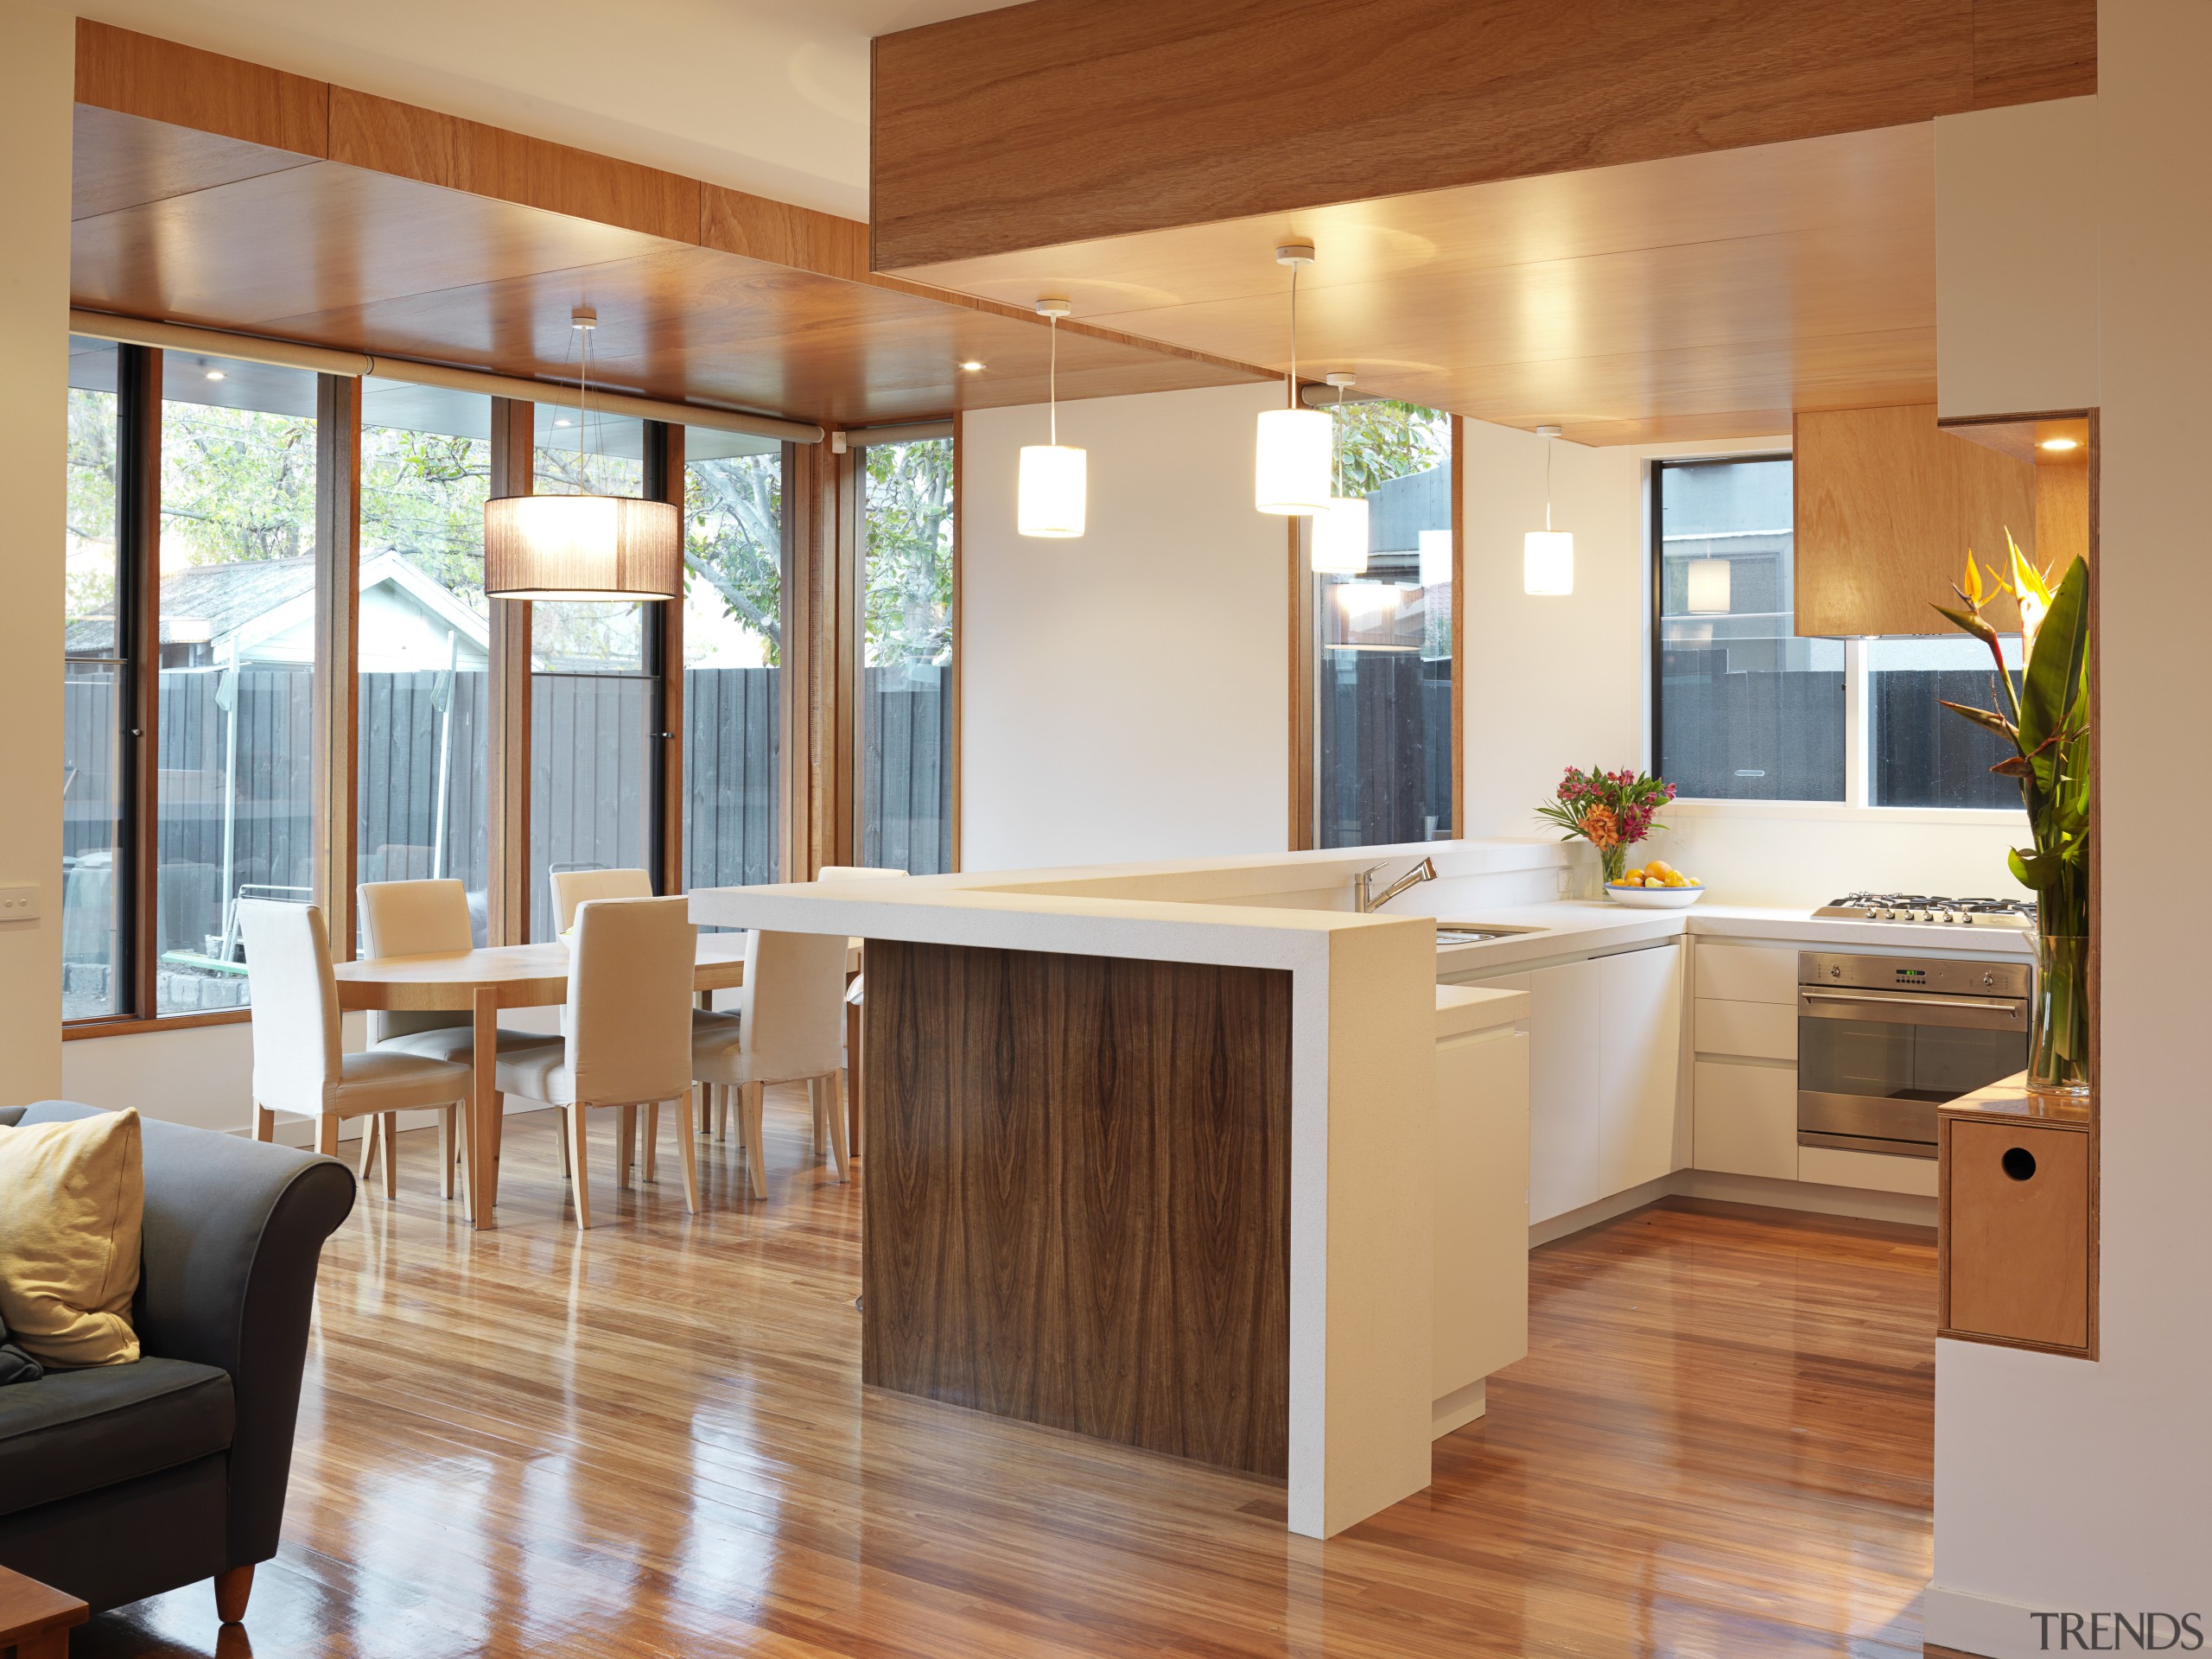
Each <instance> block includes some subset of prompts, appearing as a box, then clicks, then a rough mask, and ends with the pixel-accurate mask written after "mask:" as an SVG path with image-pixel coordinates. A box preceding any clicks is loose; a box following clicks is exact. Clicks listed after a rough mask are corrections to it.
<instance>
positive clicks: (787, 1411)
mask: <svg viewBox="0 0 2212 1659" xmlns="http://www.w3.org/2000/svg"><path fill="white" fill-rule="evenodd" d="M768 1116H769V1166H770V1201H769V1203H767V1204H766V1205H759V1204H755V1203H753V1202H752V1201H751V1199H750V1198H748V1197H747V1188H746V1182H745V1177H744V1172H743V1168H742V1166H741V1162H740V1160H739V1154H738V1152H737V1142H736V1141H735V1140H734V1138H733V1139H731V1140H729V1141H720V1142H711V1141H710V1142H702V1146H701V1151H702V1157H701V1160H700V1165H701V1167H700V1182H701V1185H702V1199H703V1209H702V1214H701V1215H700V1216H699V1217H697V1218H696V1220H691V1219H688V1218H687V1217H686V1216H685V1214H684V1210H683V1193H682V1189H681V1186H680V1184H679V1183H677V1181H676V1179H674V1170H675V1160H673V1159H671V1158H669V1157H667V1156H665V1155H664V1156H663V1158H662V1159H661V1162H660V1167H661V1170H662V1171H663V1175H662V1179H661V1180H660V1182H659V1183H658V1185H657V1186H649V1187H643V1188H640V1189H636V1190H625V1191H622V1192H620V1193H619V1195H618V1194H617V1192H616V1189H615V1188H614V1186H613V1184H612V1182H611V1181H610V1180H607V1179H605V1176H604V1173H603V1172H605V1171H606V1169H607V1166H608V1165H609V1163H610V1162H611V1137H612V1128H611V1125H610V1126H608V1127H604V1128H595V1130H594V1148H593V1149H594V1158H595V1160H596V1163H595V1166H594V1172H593V1173H594V1176H597V1177H600V1178H601V1179H595V1180H594V1205H593V1210H594V1218H595V1219H597V1220H599V1221H600V1222H601V1224H600V1225H599V1226H597V1227H595V1228H594V1230H593V1231H592V1232H591V1233H590V1234H589V1236H586V1237H582V1238H580V1237H579V1236H577V1234H576V1232H575V1227H574V1224H572V1223H571V1222H570V1220H569V1217H568V1214H567V1211H566V1207H565V1205H564V1204H563V1199H562V1196H561V1194H562V1188H561V1185H560V1181H559V1170H560V1166H559V1163H558V1161H557V1151H556V1139H555V1134H554V1130H553V1128H552V1125H553V1123H554V1121H555V1120H554V1118H553V1117H552V1116H551V1115H550V1113H549V1114H539V1115H537V1116H532V1117H528V1118H524V1119H521V1120H519V1121H513V1122H510V1124H509V1126H508V1131H507V1135H506V1142H505V1175H504V1178H503V1179H502V1181H501V1184H500V1193H499V1227H498V1228H497V1230H493V1231H489V1232H485V1233H472V1232H470V1231H469V1230H467V1228H466V1227H464V1226H463V1224H462V1223H461V1217H460V1213H459V1209H458V1206H457V1205H445V1204H442V1202H441V1201H440V1200H439V1199H438V1198H437V1197H436V1189H435V1168H434V1165H435V1154H434V1153H433V1152H432V1150H431V1147H432V1145H433V1141H432V1136H431V1135H430V1133H429V1132H428V1131H423V1132H421V1133H418V1134H416V1135H410V1137H408V1140H409V1145H408V1146H407V1147H405V1148H404V1151H403V1154H402V1156H401V1159H400V1162H399V1172H400V1196H399V1198H398V1199H397V1202H396V1203H388V1202H386V1201H385V1200H383V1199H381V1198H376V1197H373V1196H368V1195H365V1196H364V1197H363V1198H362V1200H361V1202H360V1205H359V1208H358V1209H357V1210H356V1211H355V1212H354V1214H353V1217H351V1218H350V1219H349V1220H348V1221H347V1222H346V1224H345V1226H344V1227H343V1228H342V1229H341V1230H340V1231H339V1233H338V1234H337V1236H335V1237H334V1238H333V1239H332V1240H331V1242H330V1244H329V1245H328V1247H327V1250H326V1253H325V1256H324V1264H323V1270H322V1283H321V1306H320V1309H319V1312H318V1314H317V1324H316V1328H315V1338H314V1344H313V1347H312V1350H311V1351H310V1355H309V1358H308V1375H307V1382H306V1389H305V1395H304V1398H303V1401H302V1409H301V1420H300V1436H299V1450H298V1456H297V1459H296V1464H295V1465H294V1473H293V1482H292V1494H291V1503H290V1507H289V1510H288V1511H287V1514H286V1517H285V1528H284V1544H283V1549H282V1551H281V1553H280V1554H278V1556H277V1559H276V1560H274V1561H272V1562H270V1563H268V1564H266V1565H264V1567H262V1569H261V1571H260V1573H259V1575H258V1577H257V1580H256V1581H255V1585H254V1591H253V1601H252V1605H251V1608H250V1610H249V1612H248V1617H247V1622H246V1624H245V1626H244V1627H243V1628H242V1629H237V1628H234V1629H232V1630H228V1631H225V1632H222V1633H221V1634H220V1636H219V1634H218V1630H217V1626H216V1622H215V1616H214V1608H213V1597H212V1595H211V1593H210V1592H209V1590H208V1588H207V1586H205V1585H197V1586H191V1587H189V1588H187V1589H185V1590H181V1591H179V1592H175V1594H173V1595H168V1596H164V1597H160V1598H157V1599H154V1600H152V1601H149V1602H144V1603H141V1604H139V1605H137V1606H136V1607H134V1608H130V1609H125V1610H124V1611H119V1612H117V1613H112V1614H108V1615H105V1616H104V1617H102V1618H96V1619H94V1620H93V1621H92V1623H91V1624H88V1625H86V1627H84V1629H82V1630H79V1632H78V1633H77V1636H76V1640H75V1642H74V1643H73V1645H72V1647H71V1652H72V1654H73V1655H74V1656H76V1659H147V1656H170V1655H206V1654H221V1655H224V1656H228V1659H245V1656H247V1655H249V1654H252V1655H259V1656H262V1659H270V1656H286V1659H289V1656H305V1655H315V1656H324V1655H328V1656H349V1659H350V1656H356V1655H360V1656H372V1655H373V1656H393V1659H398V1656H405V1659H442V1656H450V1655H483V1656H507V1655H524V1654H529V1655H569V1654H575V1655H602V1656H609V1659H631V1656H646V1655H655V1656H658V1655H695V1654H696V1655H721V1654H760V1655H768V1656H778V1659H812V1656H831V1655H835V1656H851V1659H861V1656H867V1659H915V1656H959V1659H968V1656H974V1659H1006V1656H1016V1655H1077V1656H1109V1655H1116V1656H1118V1655H1126V1654H1158V1655H1166V1656H1173V1659H1241V1656H1274V1655H1281V1656H1292V1655H1295V1656H1300V1659H1317V1656H1343V1659H1386V1656H1387V1659H1408V1656H1410V1659H1447V1656H1448V1659H1465V1656H1491V1655H1496V1656H1524V1655H1526V1656H1560V1659H1565V1656H1599V1659H1606V1656H1613V1655H1635V1654H1665V1655H1681V1656H1697V1659H1705V1656H1714V1659H1719V1656H1734V1655H1745V1656H1796V1655H1811V1654H1834V1655H1849V1656H1854V1659H1899V1656H1903V1655H1906V1654H1915V1655H1916V1654H1917V1653H1918V1652H1919V1651H1920V1633H1919V1631H1920V1605H1919V1592H1920V1588H1921V1586H1923V1584H1924V1583H1925V1582H1926V1580H1927V1578H1928V1573H1929V1478H1930V1466H1929V1465H1930V1443H1931V1437H1932V1427H1933V1403H1934V1402H1933V1376H1934V1336H1933V1332H1934V1326H1935V1252H1934V1237H1933V1234H1932V1233H1931V1232H1929V1231H1927V1230H1920V1229H1912V1228H1902V1227H1890V1226H1882V1225H1878V1224H1872V1223H1859V1222H1847V1221H1834V1220H1829V1219H1826V1218H1820V1217H1794V1216H1787V1215H1783V1214H1781V1213H1779V1212H1777V1211H1754V1210H1744V1209H1735V1208H1729V1207H1724V1206H1712V1205H1707V1206H1690V1205H1682V1206H1679V1207H1665V1208H1659V1209H1653V1210H1647V1211H1641V1212H1639V1213H1637V1214H1636V1215H1634V1216H1630V1217H1624V1218H1622V1219H1621V1220H1618V1221H1615V1222H1612V1223H1610V1224H1606V1225H1605V1226H1603V1227H1600V1228H1597V1229H1593V1230H1591V1231H1588V1232H1586V1233H1582V1234H1580V1235H1577V1236H1574V1237H1573V1238H1569V1239H1564V1240H1561V1241H1560V1242H1559V1243H1554V1244H1551V1245H1548V1246H1546V1247H1544V1248H1543V1249H1541V1250H1539V1251H1537V1252H1536V1253H1535V1255H1534V1256H1533V1257H1532V1259H1531V1266H1532V1271H1531V1278H1532V1292H1533V1294H1532V1297H1531V1319H1530V1325H1531V1337H1532V1351H1531V1354H1530V1357H1529V1358H1528V1359H1526V1360H1524V1361H1523V1362H1522V1363H1520V1364H1518V1365H1516V1366H1514V1367H1513V1368H1512V1369H1511V1370H1509V1371H1507V1372H1505V1373H1504V1374H1503V1375H1502V1376H1500V1377H1498V1378H1497V1379H1494V1380H1493V1381H1492V1383H1491V1396H1490V1399H1491V1414H1490V1416H1489V1417H1487V1418H1485V1419H1483V1420H1480V1421H1477V1422H1476V1423H1473V1424H1471V1425H1470V1426H1469V1427H1466V1428H1465V1429H1463V1430H1461V1431H1460V1432H1459V1433H1457V1434H1454V1435H1452V1436H1451V1437H1450V1438H1449V1439H1448V1440H1444V1441H1442V1442H1440V1443H1439V1445H1438V1446H1437V1455H1436V1477H1437V1478H1436V1484H1435V1485H1434V1486H1433V1488H1432V1489H1431V1490H1429V1491H1427V1492H1425V1493H1422V1494H1421V1495H1419V1496H1417V1497H1414V1498H1411V1499H1409V1500H1408V1501H1407V1502H1405V1503H1401V1504H1399V1505H1398V1506H1397V1507H1395V1509H1392V1510H1389V1511H1387V1512H1386V1513H1384V1514H1383V1515H1381V1516H1376V1517H1375V1518H1374V1519H1372V1520H1370V1521H1369V1522H1365V1523H1363V1525H1361V1526H1359V1527H1357V1528H1355V1529H1352V1530H1351V1532H1349V1533H1346V1534H1345V1535H1344V1536H1342V1537H1340V1538H1338V1539H1335V1540H1333V1541H1331V1542H1329V1543H1327V1544H1325V1545H1324V1544H1320V1543H1317V1542H1316V1541H1313V1540H1311V1539H1305V1538H1298V1537H1294V1536H1292V1535H1289V1534H1288V1533H1287V1532H1285V1531H1284V1530H1283V1529H1282V1525H1281V1515H1282V1502H1281V1488H1280V1487H1279V1486H1276V1485H1273V1484H1269V1483H1268V1482H1265V1481H1263V1480H1260V1479H1258V1478H1251V1477H1246V1476H1242V1475H1236V1474H1230V1473H1225V1472H1223V1471H1216V1470H1209V1469H1205V1468H1200V1467H1198V1466H1196V1465H1188V1464H1182V1463H1178V1462H1175V1461H1173V1460H1171V1459H1166V1458H1164V1457H1160V1456H1157V1455H1154V1454H1151V1453H1147V1452H1137V1451H1132V1450H1128V1449H1126V1448H1122V1447H1117V1446H1103V1445H1097V1444H1093V1443H1090V1442H1085V1441H1082V1440H1075V1439H1072V1438H1071V1437H1069V1436H1066V1435H1064V1434H1060V1433H1054V1432H1052V1431H1050V1430H1046V1429H1041V1428H1036V1427H1030V1426H1028V1425H1025V1424H1020V1423H1014V1422H1007V1421H1000V1420H996V1419H993V1418H988V1417H983V1416H980V1415H976V1414H970V1413H967V1412H963V1411H960V1410H958V1409H956V1408H950V1407H944V1406H937V1405H931V1404H929V1403H926V1402H918V1401H910V1400H906V1399H903V1398H900V1397H898V1396H895V1395H880V1394H867V1395H864V1394H863V1393H862V1391H861V1388H860V1384H859V1374H860V1353H859V1344H860V1320H859V1318H858V1316H857V1315H856V1314H855V1313H854V1311H853V1306H852V1298H853V1295H854V1294H855V1290H856V1289H857V1287H858V1285H857V1281H858V1275H859V1262H858V1249H857V1229H858V1225H859V1220H860V1193H859V1188H858V1186H857V1185H854V1186H849V1187H846V1186H839V1185H835V1184H834V1183H832V1182H831V1181H830V1179H829V1174H828V1172H827V1168H826V1166H824V1165H823V1164H821V1163H817V1162H815V1161H813V1160H810V1158H809V1157H808V1155H807V1131H806V1123H807V1117H806V1109H805V1104H804V1096H803V1094H801V1093H800V1092H798V1091H794V1090H779V1091H772V1094H771V1096H770V1101H769V1113H768ZM665 1133H666V1131H665V1130H664V1135H665ZM862 1168H863V1171H864V1166H862ZM601 1194H605V1195H607V1196H606V1197H605V1198H604V1199H602V1198H601V1196H600V1195H601ZM602 1203H603V1204H604V1206H605V1207H604V1210H603V1211H602V1209H601V1205H602Z"/></svg>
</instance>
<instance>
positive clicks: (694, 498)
mask: <svg viewBox="0 0 2212 1659" xmlns="http://www.w3.org/2000/svg"><path fill="white" fill-rule="evenodd" d="M783 524H784V466H783V457H782V454H780V453H779V452H776V451H771V452H770V453H769V454H765V455H734V456H730V457H728V458H726V459H717V460H712V461H693V462H691V463H690V465H689V466H688V467H685V468H684V469H683V563H684V566H685V569H687V570H688V571H689V572H690V575H691V576H692V577H693V578H694V579H696V580H698V581H701V582H706V583H707V584H708V585H709V587H711V588H713V589H714V590H715V593H717V594H720V595H721V601H722V603H723V605H724V607H727V609H728V612H729V613H730V614H731V615H732V616H734V617H735V618H737V619H738V620H740V621H741V622H742V623H743V624H744V625H745V626H747V628H749V629H750V630H751V631H752V632H754V633H756V634H758V635H760V639H762V641H763V642H764V644H763V647H762V648H763V650H764V652H766V656H765V658H764V660H765V661H766V662H767V663H768V664H770V665H771V666H773V665H775V664H779V663H780V662H781V661H782V660H783V632H784V630H783V594H784V575H783V543H784V537H783Z"/></svg>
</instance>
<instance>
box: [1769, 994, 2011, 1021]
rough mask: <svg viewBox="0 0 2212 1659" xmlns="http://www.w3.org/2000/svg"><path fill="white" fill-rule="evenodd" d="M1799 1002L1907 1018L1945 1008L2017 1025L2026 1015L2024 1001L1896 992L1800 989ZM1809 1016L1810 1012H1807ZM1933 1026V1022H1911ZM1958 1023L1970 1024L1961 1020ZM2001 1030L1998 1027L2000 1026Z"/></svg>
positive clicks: (1809, 1010)
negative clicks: (1838, 1004) (1862, 1007)
mask: <svg viewBox="0 0 2212 1659" xmlns="http://www.w3.org/2000/svg"><path fill="white" fill-rule="evenodd" d="M1797 997H1798V1001H1800V1002H1801V1003H1811V1002H1853V1003H1860V1004H1867V1005H1871V1006H1872V1007H1876V1008H1880V1009H1883V1010H1885V1011H1887V1012H1891V1013H1896V1014H1904V1015H1906V1016H1907V1018H1908V1019H1910V1015H1911V1013H1912V1011H1913V1010H1915V1009H1925V1010H1928V1011H1930V1012H1933V1011H1935V1010H1936V1009H1948V1010H1952V1011H1955V1012H1956V1013H1960V1014H1980V1016H1981V1018H1982V1019H1983V1020H1999V1019H2002V1020H2012V1021H2014V1022H2016V1023H2017V1022H2018V1020H2019V1018H2020V1016H2021V1015H2022V1014H2024V1013H2025V1012H2026V1009H2027V1005H2026V1003H2025V1002H2024V1001H2018V1000H2016V999H2012V998H2005V997H1986V998H1985V997H1967V996H1922V995H1916V994H1914V993H1910V992H1897V991H1816V990H1809V989H1801V990H1799V992H1798V993H1797ZM1807 1012H1808V1013H1811V1012H1812V1010H1811V1009H1809V1008H1808V1009H1807ZM1913 1023H1915V1024H1933V1023H1936V1022H1935V1021H1920V1020H1916V1021H1913ZM1960 1023H1961V1024H1965V1023H1969V1022H1967V1021H1961V1022H1960ZM2000 1029H2001V1027H2000Z"/></svg>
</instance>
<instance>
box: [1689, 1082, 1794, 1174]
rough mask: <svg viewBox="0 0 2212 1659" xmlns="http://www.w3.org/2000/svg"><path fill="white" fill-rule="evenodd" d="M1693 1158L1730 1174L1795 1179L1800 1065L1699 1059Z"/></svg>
mask: <svg viewBox="0 0 2212 1659" xmlns="http://www.w3.org/2000/svg"><path fill="white" fill-rule="evenodd" d="M1696 1078H1697V1081H1696V1100H1695V1126H1694V1130H1693V1132H1692V1137H1691V1143H1690V1161H1691V1163H1692V1164H1693V1165H1694V1166H1696V1167H1697V1168H1699V1169H1717V1170H1721V1171H1724V1172H1726V1173H1729V1174H1732V1175H1771V1176H1773V1177H1774V1178H1775V1179H1777V1180H1784V1181H1794V1180H1796V1179H1797V1069H1796V1067H1795V1066H1780V1065H1724V1064H1722V1063H1720V1062H1719V1061H1715V1060H1700V1061H1699V1062H1698V1063H1697V1073H1696Z"/></svg>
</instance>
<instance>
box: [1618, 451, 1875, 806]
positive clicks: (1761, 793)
mask: <svg viewBox="0 0 2212 1659" xmlns="http://www.w3.org/2000/svg"><path fill="white" fill-rule="evenodd" d="M1653 483H1654V488H1655V490H1656V494H1657V510H1656V512H1655V513H1654V514H1653V518H1654V523H1655V529H1656V536H1657V543H1658V544H1657V552H1656V567H1657V568H1656V583H1657V586H1658V601H1659V602H1658V606H1657V610H1658V622H1659V639H1658V658H1659V664H1658V667H1659V673H1658V695H1657V699H1656V709H1655V717H1654V725H1655V728H1656V729H1655V733H1654V742H1653V746H1652V747H1653V749H1654V752H1655V753H1656V756H1657V758H1658V772H1659V775H1660V776H1661V777H1662V778H1665V779H1667V780H1668V781H1669V782H1670V783H1672V784H1673V785H1675V788H1676V789H1677V790H1678V791H1680V792H1681V794H1683V795H1685V796H1690V797H1696V798H1707V799H1713V800H1757V801H1840V800H1842V799H1844V798H1845V787H1844V727H1845V717H1846V698H1845V683H1844V682H1845V664H1844V647H1843V644H1842V642H1841V641H1840V640H1835V639H1798V638H1797V637H1796V633H1795V632H1794V631H1793V629H1794V626H1795V622H1794V614H1795V601H1794V598H1793V592H1792V588H1791V583H1790V576H1791V569H1792V566H1791V556H1792V548H1793V545H1794V537H1793V535H1792V524H1793V518H1792V512H1791V501H1790V461H1789V457H1788V456H1786V455H1769V456H1761V457H1758V458H1756V459H1752V460H1746V461H1687V462H1682V461H1662V462H1660V463H1658V464H1657V465H1656V467H1654V469H1653Z"/></svg>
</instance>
